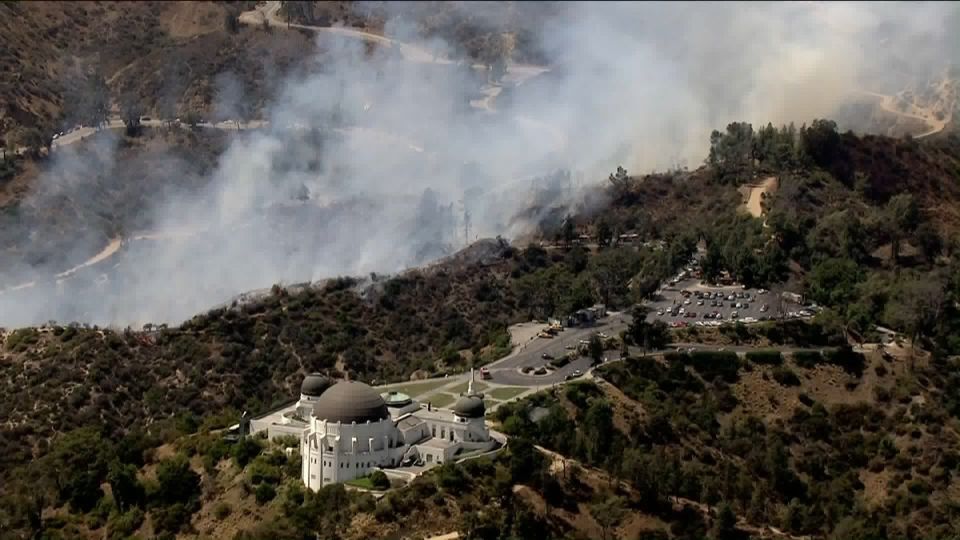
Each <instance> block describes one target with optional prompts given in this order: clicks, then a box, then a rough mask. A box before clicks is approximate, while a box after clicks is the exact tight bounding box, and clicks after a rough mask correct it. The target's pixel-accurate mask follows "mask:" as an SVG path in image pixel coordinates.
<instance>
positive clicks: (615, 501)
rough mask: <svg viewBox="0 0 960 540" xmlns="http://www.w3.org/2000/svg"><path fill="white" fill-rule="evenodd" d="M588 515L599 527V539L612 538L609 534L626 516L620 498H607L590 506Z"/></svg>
mask: <svg viewBox="0 0 960 540" xmlns="http://www.w3.org/2000/svg"><path fill="white" fill-rule="evenodd" d="M590 514H591V515H592V516H593V519H594V520H596V522H597V525H600V531H601V534H602V536H601V538H603V539H604V540H606V539H607V538H612V536H611V532H612V531H613V529H614V528H616V527H617V526H618V525H619V524H620V522H622V521H623V518H624V517H625V516H626V515H627V510H626V506H625V504H624V501H623V498H621V497H616V496H612V497H607V498H606V499H604V500H603V501H600V502H598V503H594V504H592V505H590Z"/></svg>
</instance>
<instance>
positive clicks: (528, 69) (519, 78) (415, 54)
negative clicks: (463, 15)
mask: <svg viewBox="0 0 960 540" xmlns="http://www.w3.org/2000/svg"><path fill="white" fill-rule="evenodd" d="M281 5H282V3H281V2H278V1H270V2H264V3H263V4H262V5H259V6H257V7H256V8H254V9H253V10H252V11H245V12H243V13H241V14H240V17H239V21H240V22H241V23H243V24H249V25H262V24H263V23H264V21H266V23H267V24H268V25H269V26H276V27H287V28H299V29H302V30H311V31H314V32H325V33H330V34H338V35H341V36H346V37H353V38H359V39H363V40H365V41H372V42H375V43H379V44H382V45H386V46H388V47H397V50H398V51H399V52H400V54H401V55H402V56H403V58H404V60H407V61H409V62H419V63H430V64H456V63H457V61H454V60H451V59H449V58H443V57H441V56H439V55H437V54H435V53H434V52H433V51H429V50H427V49H424V48H423V47H419V46H417V45H412V44H410V43H403V42H401V41H397V40H395V39H390V38H388V37H385V36H381V35H379V34H373V33H370V32H365V31H363V30H357V29H355V28H346V27H342V26H311V25H307V24H294V23H287V22H286V21H284V20H283V19H282V18H281V17H280V7H281ZM471 67H473V68H474V69H486V66H485V65H483V64H473V65H472V66H471ZM546 71H548V70H547V68H545V67H543V66H535V65H530V64H509V65H508V66H507V73H506V75H505V76H504V81H505V82H508V81H509V82H511V83H513V84H521V83H522V82H523V81H525V80H527V79H529V78H530V77H535V76H537V75H540V74H542V73H544V72H546ZM488 99H489V98H488ZM485 108H487V107H485Z"/></svg>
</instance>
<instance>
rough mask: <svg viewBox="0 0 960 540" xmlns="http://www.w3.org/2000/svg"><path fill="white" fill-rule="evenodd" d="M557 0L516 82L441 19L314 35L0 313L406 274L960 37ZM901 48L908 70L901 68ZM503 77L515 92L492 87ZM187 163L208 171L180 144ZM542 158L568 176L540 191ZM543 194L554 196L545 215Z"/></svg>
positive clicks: (117, 315) (912, 65)
mask: <svg viewBox="0 0 960 540" xmlns="http://www.w3.org/2000/svg"><path fill="white" fill-rule="evenodd" d="M389 5H390V6H391V10H392V11H391V19H390V21H388V24H387V32H388V34H390V35H394V36H402V38H403V39H404V40H407V41H411V42H412V41H414V40H415V39H416V36H417V31H416V25H415V24H414V23H413V22H412V20H413V19H412V17H411V16H409V14H407V16H403V15H404V13H405V11H404V10H406V9H408V7H409V6H407V7H405V6H403V5H396V6H395V5H393V4H389ZM493 7H494V8H495V7H496V6H493ZM554 7H555V8H556V9H553V10H551V13H553V11H556V12H557V13H556V14H554V15H552V16H551V17H549V18H546V19H544V20H539V21H537V28H538V35H539V38H540V43H539V45H540V48H541V49H542V50H543V51H545V52H546V54H547V56H548V57H549V58H550V60H551V64H550V65H549V66H542V68H536V67H527V66H517V65H514V66H512V67H511V69H510V71H509V72H508V73H507V75H506V76H505V77H504V80H503V82H502V83H501V84H500V85H499V86H500V87H501V88H497V86H498V85H490V84H489V81H488V80H487V78H488V74H487V72H486V70H477V69H473V68H471V67H470V66H469V65H466V64H455V63H451V62H438V63H433V62H432V61H431V60H432V58H431V56H432V52H433V51H439V58H441V59H443V58H444V57H445V56H446V54H447V53H448V52H450V51H456V45H455V44H452V43H445V42H442V41H440V40H438V39H437V38H436V37H434V38H431V39H429V40H427V41H425V42H423V43H412V45H417V46H419V47H420V48H421V52H422V51H427V52H425V53H423V54H410V51H409V50H407V49H405V50H404V51H403V52H400V51H399V50H392V51H391V50H385V49H383V48H381V49H380V50H379V51H378V52H376V53H375V54H374V56H373V57H368V55H367V54H366V53H365V47H364V45H363V43H362V41H361V40H359V39H356V38H352V37H344V36H338V35H333V34H330V33H321V34H318V37H317V40H318V45H319V46H318V49H317V51H306V52H305V54H311V55H317V59H316V60H317V63H318V64H319V65H321V66H322V70H321V71H320V72H319V73H312V74H309V75H303V74H300V75H297V76H293V77H291V78H289V79H287V80H284V81H282V82H280V83H278V84H276V85H275V86H276V87H277V88H279V89H280V90H279V92H278V93H277V95H275V96H273V99H272V102H271V103H270V104H269V106H268V107H267V108H266V110H265V111H264V112H263V118H264V119H265V120H268V121H269V124H268V127H265V128H262V129H257V130H247V131H241V132H234V133H233V134H232V135H231V136H232V137H233V138H232V141H231V142H230V144H229V146H228V148H227V149H226V151H225V152H224V153H223V154H222V155H221V157H220V159H219V162H218V166H217V167H216V169H215V170H214V171H213V172H212V173H211V174H210V175H208V177H207V178H206V179H205V181H204V182H202V183H198V184H197V188H196V189H191V190H190V191H189V192H174V193H167V192H162V191H156V192H155V196H154V197H151V198H150V202H149V205H147V209H146V210H145V212H143V213H142V215H138V216H136V219H135V220H134V219H133V218H131V219H130V220H129V221H125V222H123V223H111V224H110V226H109V227H108V226H106V225H104V226H103V227H100V230H102V231H103V234H102V235H101V236H100V237H99V240H98V241H100V242H102V244H100V245H98V246H94V245H90V244H91V243H93V242H91V241H87V242H84V243H83V244H82V245H78V246H77V249H79V250H85V252H86V253H88V254H90V255H92V254H93V253H96V252H97V251H98V250H99V249H100V248H102V245H103V244H105V243H106V242H107V240H108V239H109V238H111V237H113V235H114V234H119V235H121V236H123V237H124V238H125V244H124V247H123V248H122V249H121V250H120V252H119V253H118V254H117V255H115V256H113V257H111V258H110V259H109V260H107V261H105V262H103V263H100V264H98V265H95V266H93V267H90V268H86V269H82V270H80V271H78V272H76V274H75V276H74V277H72V278H71V279H68V280H63V281H62V282H61V283H59V284H57V283H56V280H55V279H53V278H52V276H53V275H54V274H56V273H58V272H61V271H62V270H63V268H52V267H50V265H49V264H45V263H44V262H42V261H41V262H38V263H36V264H24V263H23V262H22V261H3V265H2V266H0V279H2V281H0V288H2V287H5V286H7V285H13V284H18V283H24V282H26V281H30V280H31V279H33V278H34V277H37V278H38V279H39V282H38V283H37V284H36V285H35V286H32V287H26V288H23V289H20V290H17V291H10V290H7V291H5V292H4V293H2V294H0V324H7V325H22V324H30V323H37V322H42V321H45V320H47V319H57V320H61V321H69V320H81V321H86V322H96V323H102V324H103V323H105V324H115V325H126V324H141V323H145V322H154V323H158V322H171V323H175V322H178V321H181V320H183V319H185V318H187V317H189V316H191V315H192V314H194V313H197V312H200V311H202V310H204V309H206V308H209V307H211V306H213V305H216V304H219V303H221V302H224V301H226V300H228V299H229V298H231V297H233V296H234V295H236V294H238V293H240V292H243V291H246V290H251V289H257V288H264V287H269V286H270V285H271V284H273V283H276V282H287V283H292V282H299V281H306V280H317V279H322V278H327V277H332V276H335V275H344V274H352V275H365V274H366V273H368V272H377V273H384V272H387V273H390V272H396V271H399V270H402V269H403V268H406V267H409V266H411V265H417V264H422V263H424V262H427V261H429V260H430V259H433V258H436V257H438V256H440V255H443V254H445V253H448V252H449V251H450V250H452V249H455V248H458V247H460V246H462V245H463V244H464V243H465V242H466V241H468V240H470V241H472V240H473V239H474V238H476V237H478V236H479V237H484V236H493V235H497V234H504V235H507V236H508V237H512V236H515V235H518V234H521V233H523V232H524V231H525V230H527V229H529V227H530V226H531V225H534V224H535V221H536V219H537V218H536V216H539V215H543V214H544V212H548V211H549V210H550V209H551V208H554V207H557V206H561V205H570V206H575V205H576V204H577V203H578V201H579V200H580V195H579V191H578V189H577V186H576V185H575V184H576V182H573V181H572V180H571V178H570V176H569V175H557V176H553V173H554V172H555V171H561V170H565V171H575V172H577V173H578V174H576V175H575V177H582V178H585V179H586V180H587V183H588V184H589V183H595V182H598V181H603V178H605V177H606V174H607V173H608V172H610V171H612V170H613V169H615V168H616V166H617V165H624V166H625V167H627V168H628V169H629V170H630V171H631V172H643V171H649V170H652V169H660V170H663V169H665V168H668V167H671V166H676V165H677V164H686V165H688V166H690V167H695V166H697V165H698V164H699V163H701V162H702V160H703V157H704V155H705V147H706V144H707V141H708V136H709V132H710V131H711V130H712V129H723V127H724V126H725V125H726V124H727V123H729V122H732V121H739V120H746V121H751V122H754V123H756V124H759V123H766V122H767V121H770V122H774V123H775V124H776V123H781V122H790V121H794V122H797V123H802V122H809V121H810V120H812V119H813V118H815V117H824V116H829V115H830V114H831V113H832V112H833V111H834V110H835V109H836V107H837V106H838V105H840V104H842V103H843V102H844V101H845V100H846V99H847V98H848V96H849V94H850V93H852V92H854V91H856V90H858V89H872V88H871V87H876V88H878V89H880V90H878V91H887V90H885V89H886V88H888V87H889V86H890V85H891V84H900V85H901V87H902V85H905V84H907V83H908V82H909V81H910V80H912V79H914V78H917V77H923V76H928V75H929V74H930V73H931V72H933V71H935V70H937V69H941V68H942V67H944V66H946V65H947V63H949V62H950V61H953V60H955V59H956V57H957V53H958V49H957V41H956V38H955V34H954V33H951V32H950V31H951V30H954V31H955V30H957V29H956V28H950V26H949V25H955V24H956V21H957V20H958V19H957V16H956V13H957V11H958V10H957V8H956V5H955V4H936V3H934V4H915V3H911V4H880V5H878V4H860V3H825V4H820V3H807V2H804V3H766V4H764V3H761V4H755V3H749V4H746V3H734V4H726V3H725V4H715V3H689V4H682V3H669V4H651V3H601V4H589V5H588V4H583V3H569V4H565V3H561V4H559V5H558V6H554ZM456 8H457V9H458V10H462V11H467V12H470V10H476V13H475V15H476V16H475V17H473V20H474V21H475V22H478V24H489V25H491V27H492V28H494V29H497V28H496V27H497V25H499V24H501V23H502V17H499V16H497V15H496V14H497V13H498V11H497V9H492V7H491V6H490V5H489V4H488V3H483V4H480V5H478V6H476V7H472V3H457V4H456ZM247 31H257V30H252V29H251V30H247ZM274 31H275V32H279V31H284V30H281V29H276V30H274ZM404 55H406V56H407V57H408V58H407V59H406V60H404V59H403V56H404ZM898 62H899V63H898ZM885 64H897V65H907V66H909V69H905V70H901V71H900V72H897V73H896V74H891V73H889V72H888V71H884V70H882V69H881V67H882V66H883V65H885ZM547 68H548V69H549V70H547ZM881 74H882V77H881V76H880V75H881ZM891 81H892V82H891ZM217 86H218V88H219V89H220V95H219V98H218V106H217V113H218V115H219V116H224V117H236V116H239V115H241V108H242V107H241V105H242V104H243V103H244V100H245V99H247V97H248V96H245V95H244V91H243V89H242V88H241V87H240V85H239V84H238V83H237V82H236V79H235V78H233V77H232V76H230V75H222V76H220V77H218V78H217ZM495 88H496V89H495ZM501 91H502V92H506V93H509V94H510V105H509V106H508V105H507V104H506V100H504V103H503V105H502V106H501V105H500V104H499V103H498V100H497V99H496V98H490V96H491V95H494V94H496V92H501ZM487 98H490V99H487ZM471 102H473V104H474V106H473V107H471V106H470V103H471ZM485 106H486V107H489V108H490V109H493V110H492V111H491V110H487V109H486V107H485ZM112 144H116V143H115V142H114V143H112ZM70 152H71V151H66V150H65V151H61V152H59V154H60V155H59V156H58V157H57V158H56V160H55V163H56V165H55V166H54V168H53V170H52V171H50V172H49V173H48V174H47V175H45V178H44V179H42V180H41V186H43V185H47V186H57V189H67V190H68V191H69V190H73V192H74V193H76V192H79V191H82V189H83V186H82V185H80V186H77V185H75V184H71V185H64V183H63V181H62V178H64V177H68V178H73V179H75V180H74V182H75V181H80V182H82V181H83V178H84V177H86V176H91V175H96V174H102V172H100V171H96V170H91V169H90V167H91V165H90V163H95V164H99V165H97V166H99V167H104V166H103V161H102V160H100V161H95V162H91V161H90V160H89V159H86V160H85V159H81V158H78V157H77V156H76V155H73V154H71V153H70ZM169 168H170V170H171V171H172V172H171V174H175V173H177V171H189V170H190V167H189V164H184V163H178V162H176V160H171V163H170V165H169ZM103 170H106V171H107V172H109V171H110V170H111V169H110V167H104V168H103ZM183 174H187V172H184V173H183ZM536 177H540V178H546V177H551V178H553V180H549V179H547V181H546V183H545V185H546V188H545V189H540V190H539V191H534V190H533V189H532V187H531V186H532V185H533V184H532V182H531V181H532V179H534V178H536ZM541 185H543V182H541ZM44 189H46V190H47V191H49V190H50V189H52V188H50V189H47V188H41V190H44ZM43 200H46V201H50V200H51V199H49V198H48V199H43ZM43 200H37V201H34V202H33V203H32V204H44V203H43ZM531 205H536V206H537V208H538V209H539V210H537V211H536V212H533V215H532V217H531V216H526V214H525V211H526V210H527V209H528V208H529V207H530V206H531ZM464 208H466V209H467V210H469V212H470V214H471V220H470V222H471V223H470V227H471V230H470V237H469V238H464V230H465V227H464V215H463V209H464ZM103 210H105V211H109V208H104V209H103ZM518 215H524V216H526V217H522V218H518V217H517V216H518ZM131 223H136V224H137V225H136V226H133V225H131ZM143 226H146V227H147V228H148V229H149V234H145V233H144V232H143V231H142V230H141V228H142V227H143ZM114 229H116V231H114ZM138 231H139V234H138ZM79 260H82V257H80V259H79ZM98 282H99V284H97V285H93V283H98Z"/></svg>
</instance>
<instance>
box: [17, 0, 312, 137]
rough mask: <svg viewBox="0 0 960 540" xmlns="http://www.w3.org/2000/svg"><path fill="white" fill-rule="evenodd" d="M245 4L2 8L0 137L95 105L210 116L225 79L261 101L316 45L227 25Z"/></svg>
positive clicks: (56, 124)
mask: <svg viewBox="0 0 960 540" xmlns="http://www.w3.org/2000/svg"><path fill="white" fill-rule="evenodd" d="M253 4H254V3H253V2H210V3H197V2H137V3H135V4H126V3H124V4H122V7H121V4H120V3H117V2H29V3H26V2H5V3H4V4H3V5H2V6H0V47H2V48H3V49H4V50H6V51H11V52H12V54H9V55H5V56H4V58H3V62H4V63H5V64H4V65H2V66H0V72H3V73H8V74H11V76H10V77H5V78H4V80H3V83H0V103H3V109H2V110H0V132H4V133H5V134H7V135H10V134H12V133H13V131H14V130H15V128H17V127H41V128H44V129H52V130H59V129H63V128H65V127H69V126H73V125H74V124H76V123H80V122H82V121H84V120H83V119H84V116H85V115H88V114H89V111H88V109H90V108H95V106H96V103H95V100H96V99H101V100H102V101H103V104H104V105H105V106H106V108H107V109H108V110H110V109H111V108H113V110H115V111H116V110H119V105H120V104H121V102H123V101H124V100H129V99H134V100H135V101H137V102H138V103H140V104H141V105H142V106H143V107H144V110H145V112H147V113H152V114H159V113H161V112H167V113H168V116H177V115H183V114H185V113H186V112H187V111H195V112H199V113H209V112H211V111H212V110H213V105H214V102H215V100H216V99H217V93H218V91H219V89H220V87H222V86H223V84H225V83H224V81H223V80H221V79H222V78H223V77H225V76H227V74H228V73H229V76H230V77H233V78H235V80H236V81H237V84H238V85H239V87H240V88H242V89H243V90H244V92H246V93H247V94H249V97H250V98H251V100H250V101H251V103H252V104H253V105H256V104H257V103H262V101H263V100H264V99H265V97H266V96H267V95H272V92H273V88H272V87H271V86H270V85H271V83H272V82H274V81H276V80H277V79H278V76H280V75H283V74H285V73H287V72H289V71H290V70H292V69H294V68H297V67H298V66H299V67H302V62H301V61H302V60H305V59H306V58H307V56H308V55H304V54H303V52H304V51H305V50H311V49H313V48H314V45H313V42H312V39H311V38H312V36H310V35H303V34H301V33H299V32H282V33H279V32H278V33H268V32H263V31H262V30H260V29H252V28H246V27H242V26H239V25H233V26H231V25H230V24H227V20H228V18H229V17H236V16H237V15H239V13H241V12H242V11H244V10H247V9H251V8H252V6H253ZM267 69H269V70H270V72H269V73H267V72H266V70H267ZM14 74H15V76H14ZM98 96H99V97H98ZM85 123H87V124H88V125H89V124H91V123H92V122H89V121H87V122H85Z"/></svg>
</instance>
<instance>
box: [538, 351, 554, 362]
mask: <svg viewBox="0 0 960 540" xmlns="http://www.w3.org/2000/svg"><path fill="white" fill-rule="evenodd" d="M540 358H543V359H544V360H553V355H552V354H550V353H543V354H541V355H540Z"/></svg>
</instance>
